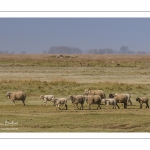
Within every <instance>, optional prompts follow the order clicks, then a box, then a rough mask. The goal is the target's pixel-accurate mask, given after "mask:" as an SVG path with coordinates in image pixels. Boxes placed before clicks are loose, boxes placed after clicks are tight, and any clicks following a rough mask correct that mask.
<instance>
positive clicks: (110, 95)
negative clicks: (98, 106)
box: [109, 93, 132, 105]
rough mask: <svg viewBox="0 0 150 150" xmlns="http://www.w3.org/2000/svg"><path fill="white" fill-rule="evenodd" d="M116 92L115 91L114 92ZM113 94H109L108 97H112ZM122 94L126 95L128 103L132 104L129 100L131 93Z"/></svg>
mask: <svg viewBox="0 0 150 150" xmlns="http://www.w3.org/2000/svg"><path fill="white" fill-rule="evenodd" d="M116 94H117V93H116ZM114 95H115V94H109V97H111V98H113V97H114ZM122 95H126V96H127V103H130V105H132V101H131V99H130V98H131V94H122Z"/></svg>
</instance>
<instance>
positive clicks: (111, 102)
mask: <svg viewBox="0 0 150 150" xmlns="http://www.w3.org/2000/svg"><path fill="white" fill-rule="evenodd" d="M102 101H103V102H104V103H105V105H106V108H108V106H109V105H113V109H116V106H117V107H118V109H120V107H119V106H118V104H117V101H116V99H114V98H108V99H102Z"/></svg>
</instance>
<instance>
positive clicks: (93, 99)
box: [86, 95, 102, 109]
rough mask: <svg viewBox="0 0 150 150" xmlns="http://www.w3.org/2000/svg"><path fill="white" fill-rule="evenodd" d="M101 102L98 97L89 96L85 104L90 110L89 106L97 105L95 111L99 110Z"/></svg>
mask: <svg viewBox="0 0 150 150" xmlns="http://www.w3.org/2000/svg"><path fill="white" fill-rule="evenodd" d="M101 101H102V99H101V97H100V96H99V95H90V96H88V97H87V99H86V102H87V104H88V105H89V109H91V104H97V105H98V107H97V109H98V108H100V109H101V107H100V104H101Z"/></svg>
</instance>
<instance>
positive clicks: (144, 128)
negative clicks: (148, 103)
mask: <svg viewBox="0 0 150 150" xmlns="http://www.w3.org/2000/svg"><path fill="white" fill-rule="evenodd" d="M0 58H1V59H0V132H150V127H149V126H148V125H149V123H150V119H149V118H150V116H149V115H150V113H149V111H150V109H145V105H144V104H143V109H140V108H139V103H138V102H136V101H135V99H136V97H137V96H138V97H141V96H146V97H150V93H149V91H150V84H149V83H150V78H149V73H150V67H149V64H150V56H149V55H142V56H140V55H134V56H132V55H128V56H126V55H94V56H92V57H91V56H89V55H86V56H84V55H80V56H79V57H78V58H72V59H56V56H51V55H19V56H18V55H0ZM116 60H117V61H116ZM107 61H110V62H112V61H113V62H114V63H112V64H109V63H106V62H107ZM132 61H134V62H136V64H135V63H133V64H132V63H131V64H130V66H129V64H128V63H129V62H132ZM80 62H81V63H82V66H80ZM116 64H120V65H119V66H117V65H116ZM85 89H102V90H104V91H105V93H106V96H107V97H108V94H110V93H130V94H131V100H132V103H133V105H132V106H130V105H129V106H128V108H127V109H124V108H123V106H122V105H121V104H119V105H120V107H121V109H112V106H110V107H109V109H106V108H105V105H102V106H101V107H102V109H100V110H96V107H97V106H96V105H92V110H88V106H87V104H86V103H85V104H84V110H74V109H73V106H72V104H71V102H70V101H68V110H56V108H55V106H53V103H51V102H48V106H47V107H46V106H45V107H43V106H42V104H43V102H42V100H41V99H40V95H43V94H54V95H55V97H66V98H67V97H68V96H69V95H77V94H83V92H84V90H85ZM18 90H23V91H24V92H25V93H26V94H27V98H26V106H23V105H22V103H21V102H20V101H16V106H13V105H10V100H9V99H8V98H7V97H6V92H8V91H18ZM5 121H9V122H12V121H14V122H18V124H17V126H6V125H4V123H5ZM11 128H12V130H10V129H11ZM13 128H14V130H13ZM15 128H16V129H15Z"/></svg>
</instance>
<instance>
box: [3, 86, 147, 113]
mask: <svg viewBox="0 0 150 150" xmlns="http://www.w3.org/2000/svg"><path fill="white" fill-rule="evenodd" d="M6 95H7V97H8V98H9V99H10V101H11V102H13V103H14V104H15V100H21V101H22V102H23V105H25V99H26V94H25V93H24V92H23V91H17V92H7V94H6ZM130 98H131V95H130V94H117V93H116V94H109V98H106V95H105V93H104V91H103V90H88V89H86V90H85V91H84V93H83V95H76V96H73V95H69V97H68V98H55V96H54V95H41V96H40V99H43V102H44V103H43V105H47V101H51V102H53V103H54V106H56V109H57V108H59V109H61V108H60V105H64V109H66V110H67V109H68V107H67V101H68V100H71V102H72V104H73V105H74V106H76V107H77V108H78V109H83V104H84V102H85V101H86V102H87V104H88V106H89V109H91V105H92V104H97V106H98V107H97V109H98V108H99V109H101V107H100V105H101V104H102V103H103V104H105V105H106V108H108V106H109V105H113V108H114V109H116V106H117V107H118V109H120V107H119V106H118V103H123V104H124V108H127V105H128V103H130V104H131V105H132V102H131V99H130ZM136 101H137V102H139V103H140V108H142V104H143V103H145V104H146V108H149V104H148V103H149V99H148V98H146V97H141V98H139V97H137V98H136ZM78 104H80V108H79V107H78Z"/></svg>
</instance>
